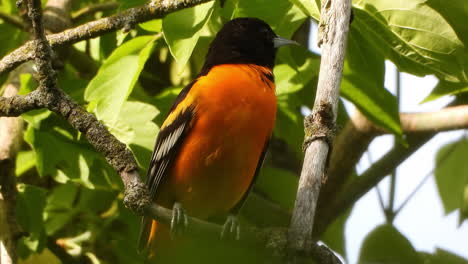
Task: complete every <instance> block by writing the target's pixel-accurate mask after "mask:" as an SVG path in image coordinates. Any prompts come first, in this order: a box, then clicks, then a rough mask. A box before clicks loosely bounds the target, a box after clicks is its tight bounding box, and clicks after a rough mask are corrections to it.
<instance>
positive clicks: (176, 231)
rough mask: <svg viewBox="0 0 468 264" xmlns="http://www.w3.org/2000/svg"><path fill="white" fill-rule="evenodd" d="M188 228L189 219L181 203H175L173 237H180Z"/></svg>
mask: <svg viewBox="0 0 468 264" xmlns="http://www.w3.org/2000/svg"><path fill="white" fill-rule="evenodd" d="M187 226H188V217H187V214H185V210H184V208H183V207H182V204H180V203H177V202H176V203H174V206H173V207H172V220H171V236H172V237H176V236H180V235H182V234H183V233H184V232H185V229H186V228H187Z"/></svg>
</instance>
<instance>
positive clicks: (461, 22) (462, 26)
mask: <svg viewBox="0 0 468 264" xmlns="http://www.w3.org/2000/svg"><path fill="white" fill-rule="evenodd" d="M426 4H427V5H428V6H430V7H431V8H433V9H434V10H436V11H437V12H438V13H439V14H440V15H441V16H442V17H443V18H444V19H445V20H446V21H447V22H448V23H449V24H450V25H451V26H452V28H453V30H455V32H456V33H457V36H458V37H459V38H460V40H462V41H463V43H464V44H465V49H467V48H468V47H467V44H468V27H467V26H466V18H467V17H468V2H467V1H465V0H450V1H445V0H428V1H426Z"/></svg>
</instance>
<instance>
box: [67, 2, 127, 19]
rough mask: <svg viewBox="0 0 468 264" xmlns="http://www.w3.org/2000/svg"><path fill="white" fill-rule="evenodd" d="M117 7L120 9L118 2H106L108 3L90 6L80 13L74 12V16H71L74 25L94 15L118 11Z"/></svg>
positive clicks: (79, 11)
mask: <svg viewBox="0 0 468 264" xmlns="http://www.w3.org/2000/svg"><path fill="white" fill-rule="evenodd" d="M117 7H119V3H118V2H106V3H98V4H93V5H89V6H86V7H84V8H82V9H80V10H78V11H75V12H73V14H72V15H71V17H72V21H73V23H76V22H77V21H80V20H81V19H83V18H84V17H86V16H89V15H93V14H95V13H97V12H100V11H107V10H112V9H116V8H117Z"/></svg>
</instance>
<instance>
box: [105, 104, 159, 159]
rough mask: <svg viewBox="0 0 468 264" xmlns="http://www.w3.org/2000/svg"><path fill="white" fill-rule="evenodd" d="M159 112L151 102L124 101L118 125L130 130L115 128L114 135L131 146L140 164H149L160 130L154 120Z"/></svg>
mask: <svg viewBox="0 0 468 264" xmlns="http://www.w3.org/2000/svg"><path fill="white" fill-rule="evenodd" d="M158 114H159V111H158V109H156V108H155V107H154V106H152V105H150V104H145V103H142V102H131V101H128V102H125V103H124V105H123V107H122V110H121V112H120V115H119V118H118V120H117V122H116V126H117V127H126V128H128V130H126V131H116V130H114V131H113V132H114V133H113V134H114V136H116V137H117V138H118V139H121V140H122V141H123V142H124V143H125V144H127V145H129V146H130V148H131V149H132V151H133V153H134V154H135V157H136V158H137V161H138V163H139V164H140V165H146V164H149V159H150V156H151V150H152V149H153V147H154V142H155V139H156V135H157V133H158V132H159V128H158V126H157V125H156V124H155V123H154V122H153V119H154V118H155V117H156V116H157V115H158ZM120 132H124V134H120ZM129 135H131V136H130V137H129Z"/></svg>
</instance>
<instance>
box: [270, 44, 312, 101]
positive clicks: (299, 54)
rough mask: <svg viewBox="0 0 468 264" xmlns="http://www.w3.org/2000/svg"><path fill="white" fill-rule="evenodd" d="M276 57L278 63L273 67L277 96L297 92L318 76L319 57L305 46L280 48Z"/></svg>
mask: <svg viewBox="0 0 468 264" xmlns="http://www.w3.org/2000/svg"><path fill="white" fill-rule="evenodd" d="M278 59H279V60H280V63H279V64H277V65H276V66H275V68H274V69H273V72H274V75H275V84H276V94H277V95H278V96H280V95H284V94H288V93H295V92H298V91H299V90H301V89H302V88H304V86H306V85H307V83H309V82H310V81H311V80H312V78H314V77H315V76H318V72H319V68H320V57H318V56H316V55H314V54H313V53H311V52H309V51H308V50H307V49H306V48H305V47H300V46H299V47H289V48H283V49H280V51H279V52H278Z"/></svg>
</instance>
